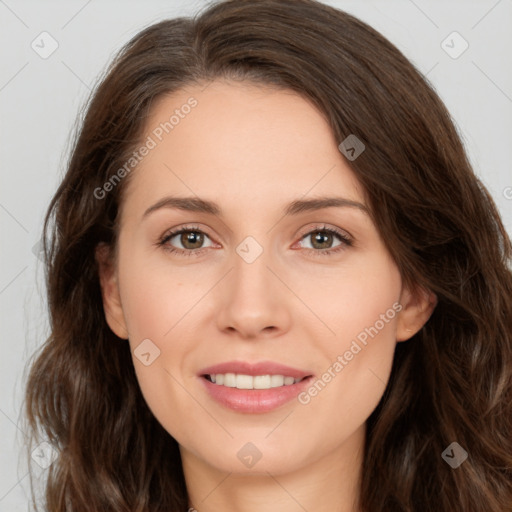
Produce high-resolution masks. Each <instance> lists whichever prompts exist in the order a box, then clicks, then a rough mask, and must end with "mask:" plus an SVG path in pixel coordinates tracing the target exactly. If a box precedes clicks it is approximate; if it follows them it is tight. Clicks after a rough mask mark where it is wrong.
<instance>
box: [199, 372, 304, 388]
mask: <svg viewBox="0 0 512 512" xmlns="http://www.w3.org/2000/svg"><path fill="white" fill-rule="evenodd" d="M205 378H206V379H207V380H209V381H210V382H212V383H214V384H217V385H218V386H225V387H228V388H237V389H271V388H280V387H282V386H291V385H293V384H297V383H298V382H300V381H301V380H303V379H302V378H294V377H290V376H286V375H244V374H236V373H217V374H211V375H205Z"/></svg>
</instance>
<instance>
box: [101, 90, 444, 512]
mask: <svg viewBox="0 0 512 512" xmlns="http://www.w3.org/2000/svg"><path fill="white" fill-rule="evenodd" d="M203 89H204V86H201V87H199V86H193V87H192V86H190V87H188V88H186V89H182V90H180V91H178V92H176V93H174V94H172V95H169V96H166V97H164V98H162V99H160V101H159V102H157V103H156V104H155V106H154V107H153V112H152V115H151V117H150V118H149V119H148V121H147V124H146V133H145V135H144V138H146V137H147V136H148V135H151V133H152V130H153V129H154V128H155V127H156V126H158V125H159V123H160V122H163V121H165V120H167V119H169V116H170V115H171V114H172V112H173V111H174V110H175V109H176V108H180V106H182V105H183V104H185V103H186V102H187V100H188V99H189V98H190V97H191V96H193V97H194V98H195V99H197V101H198V105H197V106H196V107H195V108H194V109H193V110H192V111H191V112H190V114H188V115H187V116H185V117H184V118H183V119H180V122H179V124H178V125H176V126H175V127H174V129H173V130H172V132H170V133H169V134H168V135H166V136H165V137H164V138H163V140H162V142H160V143H159V144H158V145H157V146H156V147H155V148H154V149H152V150H151V151H150V152H149V154H148V155H147V156H146V157H144V158H143V159H142V161H141V162H140V163H139V164H138V166H137V168H136V169H135V170H134V171H132V172H133V175H132V176H131V181H130V183H129V186H128V187H127V189H126V190H125V195H124V199H123V205H122V215H121V224H120V235H119V246H118V254H117V259H116V260H114V259H113V258H109V253H108V251H107V250H106V248H105V247H98V250H97V259H98V262H99V263H100V278H101V285H102V290H103V301H104V309H105V314H106V318H107V321H108V323H109V326H110V328H111V329H112V330H113V331H114V332H115V333H116V334H117V335H118V336H119V337H120V338H124V339H129V343H130V348H131V350H132V353H133V351H134V350H135V349H136V348H137V347H138V346H139V344H140V343H141V342H142V341H143V340H145V339H150V340H151V342H152V343H154V345H155V346H157V347H158V348H159V350H160V355H159V357H157V358H156V359H155V360H154V361H153V362H152V363H151V364H150V365H148V366H146V365H144V364H142V362H141V361H140V360H139V359H138V358H137V357H135V356H134V357H133V364H134V367H135V371H136V374H137V378H138V381H139V384H140V387H141V390H142V393H143V395H144V397H145V399H146V401H147V403H148V405H149V407H150V409H151V410H152V412H153V413H154V415H155V417H156V418H157V419H158V420H159V422H160V423H161V424H162V425H163V427H164V428H165V429H166V430H167V431H168V432H169V434H170V435H172V436H173V437H174V438H175V439H176V440H177V441H178V443H179V445H180V450H181V455H182V460H183V468H184V474H185V478H186V482H187V487H188V491H189V496H190V506H191V507H195V508H196V509H197V510H199V512H210V511H216V510H225V511H244V512H251V511H261V510H266V511H269V512H272V511H280V512H283V511H285V512H286V511H290V512H291V511H299V510H302V508H301V507H303V508H304V509H306V510H308V511H310V512H317V511H318V512H320V511H322V512H323V511H330V512H332V511H333V510H336V511H343V512H349V511H350V512H353V511H357V510H359V508H358V504H357V492H358V486H359V479H360V477H361V465H362V455H363V449H364V435H365V422H366V420H367V418H368V416H369V415H370V414H371V413H372V411H373V410H374V409H375V407H376V406H377V404H378V402H379V400H380V398H381V397H382V394H383V392H384V389H385V385H386V383H387V381H388V378H389V375H390V371H391V366H392V359H393V351H394V348H395V344H396V343H397V341H404V340H407V339H409V338H410V337H412V336H413V335H414V334H415V333H416V332H417V331H418V330H419V329H421V327H422V326H423V325H424V323H425V322H426V321H427V320H428V318H429V316H430V314H431V313H432V310H433V308H434V307H435V296H433V295H432V294H431V293H428V292H426V291H424V290H416V289H415V290H409V289H408V288H406V287H405V286H404V285H403V283H402V279H401V276H400V273H399V271H398V269H397V267H396V265H395V263H394V261H393V259H392V258H391V256H390V254H389V253H388V251H387V250H386V248H385V246H384V243H383V241H382V239H381V238H380V236H379V233H378V232H377V229H376V227H375V225H374V224H373V223H372V221H371V220H370V217H369V216H368V215H367V213H365V212H364V210H363V209H361V208H357V207H327V208H323V209H320V210H313V211H303V212H301V213H299V214H295V215H284V209H285V207H286V206H287V205H288V204H289V203H290V202H292V201H294V200H299V199H302V200H304V199H312V198H319V197H326V196H329V197H332V196H336V197H343V198H345V199H349V200H351V201H357V202H358V203H361V204H362V205H364V204H365V199H364V191H363V190H362V187H361V185H360V184H359V182H358V180H357V179H356V177H355V175H354V173H353V172H352V171H351V169H350V167H349V165H348V163H347V161H346V160H345V158H344V157H343V155H342V154H341V153H340V151H339V150H338V147H337V146H338V144H339V141H336V140H335V139H334V137H333V135H332V133H331V130H330V128H329V126H328V124H327V122H326V121H325V119H324V117H323V116H322V115H321V114H320V113H319V111H318V110H317V109H316V108H315V107H314V106H313V105H312V104H311V103H310V102H309V101H307V100H306V99H304V98H302V97H300V96H298V95H296V94H294V93H293V92H291V91H283V90H275V89H274V90H273V89H270V88H266V87H265V88H264V87H261V86H257V87H256V86H254V85H251V84H249V83H247V82H237V83H233V82H225V81H216V82H213V83H211V84H210V85H209V86H208V87H207V88H206V89H204V90H203ZM171 195H172V196H175V197H196V198H197V197H199V198H201V199H206V200H210V201H214V202H215V203H217V204H218V206H219V208H220V209H221V213H220V214H218V215H213V214H210V213H204V212H193V211H185V210H180V209H177V208H165V207H164V208H161V209H158V210H155V211H154V212H152V213H151V214H149V215H148V216H147V217H145V218H144V219H143V218H142V217H143V214H144V212H145V211H146V210H147V209H148V208H149V207H150V206H152V205H154V204H155V203H157V202H158V201H159V200H161V199H162V198H164V197H166V196H171ZM190 224H192V225H193V227H195V228H199V229H200V231H202V232H204V233H205V234H206V235H207V236H206V237H205V238H204V244H203V246H201V245H200V243H199V246H196V247H202V249H194V246H192V249H190V247H191V245H190V244H189V245H186V247H185V246H184V245H181V244H180V237H179V236H177V237H175V238H173V239H172V240H171V241H168V242H167V246H169V245H173V246H174V247H175V248H177V249H182V250H183V251H187V250H188V251H189V252H191V251H194V250H195V251H196V255H192V256H186V255H181V254H176V253H169V252H168V251H165V250H164V248H163V246H158V245H157V242H158V241H159V239H160V238H162V237H163V236H164V235H165V234H166V233H167V232H169V231H170V230H171V229H172V228H180V227H189V226H190ZM324 226H327V227H328V228H335V229H338V230H340V231H341V232H342V233H343V234H345V235H347V234H348V235H349V236H350V237H351V239H352V240H353V245H352V246H348V245H345V244H344V243H343V241H340V239H338V238H337V237H336V236H333V237H332V238H329V237H328V236H327V242H326V245H324V246H322V247H323V248H322V247H320V248H319V245H318V242H315V240H316V239H315V233H316V232H318V231H321V229H322V228H323V227H324ZM308 233H309V236H307V235H308ZM247 236H251V237H253V238H254V239H255V240H256V241H257V243H258V244H259V245H260V246H261V247H262V248H263V253H262V254H261V255H260V256H259V257H258V258H256V259H255V261H254V262H252V263H247V262H246V261H245V260H244V259H243V258H242V257H240V256H239V254H238V253H237V252H236V248H237V246H238V245H239V244H240V243H241V242H242V241H243V240H244V239H245V238H246V237H247ZM323 240H324V241H325V239H323ZM185 244H186V240H185ZM330 244H332V245H330ZM340 244H341V246H340ZM184 247H185V248H184ZM187 247H188V249H187ZM340 247H341V250H340V251H338V252H335V253H330V254H325V251H326V249H329V248H332V249H336V248H338V249H339V248H340ZM251 250H252V249H251ZM322 252H323V253H322ZM321 253H322V254H321ZM396 303H400V304H401V306H402V309H401V311H400V312H399V313H397V314H396V315H395V316H394V318H393V319H392V320H389V321H388V322H387V323H386V324H385V326H384V328H382V329H381V330H380V331H379V332H378V334H377V335H376V336H375V337H373V338H369V341H368V344H367V345H366V346H364V347H363V348H362V350H361V351H360V352H359V353H357V355H355V356H354V357H353V359H352V360H351V361H349V362H348V364H347V365H346V366H345V367H344V368H343V370H342V371H341V372H339V373H337V374H336V377H335V378H333V379H332V380H331V382H329V383H328V384H327V385H326V386H325V387H324V388H323V389H322V391H321V392H319V393H318V394H317V396H315V397H313V398H311V401H310V402H309V403H308V404H306V405H303V404H301V403H299V402H298V401H297V400H292V401H291V402H289V403H287V404H285V405H284V406H281V407H280V408H278V409H276V410H274V411H271V412H267V413H263V414H251V413H240V412H236V411H233V410H230V409H228V408H226V407H224V406H222V405H220V404H218V403H217V402H215V401H213V400H212V399H211V398H210V396H209V395H208V394H207V393H206V392H205V390H204V388H203V385H202V382H201V381H200V378H199V377H198V375H197V373H198V372H199V370H200V369H202V368H204V367H206V366H210V365H213V364H217V363H221V362H225V361H230V360H245V361H252V362H255V361H262V360H271V361H276V362H279V363H282V364H286V365H289V366H293V367H296V368H299V369H302V370H306V371H308V373H310V374H312V375H314V376H315V377H317V378H318V377H321V376H322V374H323V373H324V372H325V371H326V370H327V369H328V368H329V367H332V365H333V363H334V362H335V361H336V360H337V357H338V356H339V355H343V354H344V353H345V352H346V351H347V350H348V349H349V348H350V346H351V342H352V341H353V340H354V339H356V336H357V335H358V334H359V333H360V332H361V331H363V330H364V329H365V327H369V326H373V325H374V324H375V322H376V321H377V320H378V319H379V316H380V315H381V314H384V313H385V312H386V311H387V310H388V309H389V308H392V305H393V304H396ZM248 442H251V443H252V444H254V445H255V446H256V447H257V448H258V450H259V452H261V454H262V457H261V459H260V460H259V461H258V462H257V463H256V464H255V465H254V466H253V467H252V468H247V467H246V466H245V465H244V464H242V462H241V461H240V459H239V458H238V457H237V452H238V451H239V450H240V449H241V448H242V447H243V446H244V445H245V444H246V443H248Z"/></svg>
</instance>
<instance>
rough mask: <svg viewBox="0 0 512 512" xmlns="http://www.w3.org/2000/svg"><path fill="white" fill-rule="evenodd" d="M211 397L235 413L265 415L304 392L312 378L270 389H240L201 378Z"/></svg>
mask: <svg viewBox="0 0 512 512" xmlns="http://www.w3.org/2000/svg"><path fill="white" fill-rule="evenodd" d="M200 379H201V380H202V381H203V384H204V386H205V387H206V390H207V391H208V393H209V394H210V396H211V397H212V398H213V399H214V400H216V401H217V402H218V403H220V404H221V405H224V406H225V407H228V408H229V409H232V410H234V411H238V412H247V413H254V414H255V413H263V412H269V411H273V410H274V409H277V408H278V407H281V406H282V405H284V404H286V403H288V402H290V401H291V400H293V399H294V398H297V395H298V394H299V393H300V392H301V391H303V390H304V389H305V388H306V387H307V386H308V385H309V383H310V381H311V379H312V377H306V378H305V379H303V380H301V381H300V382H297V383H296V384H291V385H289V386H280V387H278V388H270V389H238V388H229V387H227V386H221V385H219V384H214V383H213V382H210V381H209V380H208V379H206V378H204V377H200Z"/></svg>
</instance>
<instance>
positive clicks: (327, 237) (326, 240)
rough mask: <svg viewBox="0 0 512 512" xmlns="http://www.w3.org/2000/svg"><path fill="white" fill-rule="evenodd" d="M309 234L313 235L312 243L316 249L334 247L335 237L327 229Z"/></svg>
mask: <svg viewBox="0 0 512 512" xmlns="http://www.w3.org/2000/svg"><path fill="white" fill-rule="evenodd" d="M308 236H310V237H311V245H312V247H313V248H314V249H330V248H331V247H332V243H333V239H334V237H333V236H332V234H331V233H328V232H326V231H314V232H313V233H310V234H309V235H308Z"/></svg>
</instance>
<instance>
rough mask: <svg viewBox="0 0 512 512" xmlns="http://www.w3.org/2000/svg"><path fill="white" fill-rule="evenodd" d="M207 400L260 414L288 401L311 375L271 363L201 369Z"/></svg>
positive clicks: (240, 364)
mask: <svg viewBox="0 0 512 512" xmlns="http://www.w3.org/2000/svg"><path fill="white" fill-rule="evenodd" d="M198 376H199V377H200V378H201V380H202V382H203V383H204V386H205V390H206V391H207V393H208V394H209V396H210V397H211V398H213V399H214V400H215V401H217V402H218V403H220V404H221V405H223V406H225V407H227V408H229V409H231V410H235V411H237V412H246V413H264V412H269V411H271V410H274V409H276V408H278V407H280V406H282V405H284V404H285V403H287V402H290V401H291V400H293V399H294V398H296V397H297V395H298V394H299V393H300V392H301V391H302V390H303V389H304V388H305V387H306V386H307V385H308V384H309V382H310V381H311V380H312V379H313V374H312V373H309V372H306V371H302V370H298V369H296V368H292V367H289V366H284V365H281V364H278V363H273V362H262V363H256V364H251V363H245V362H239V361H232V362H229V363H223V364H220V365H216V366H212V367H210V368H205V369H203V370H202V371H201V372H200V373H199V375H198Z"/></svg>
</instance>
